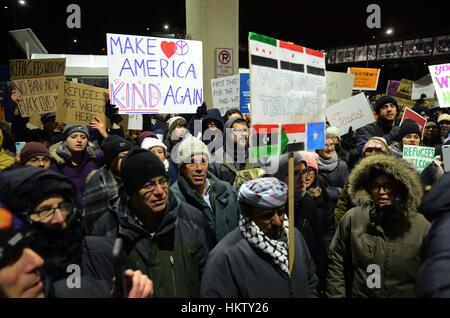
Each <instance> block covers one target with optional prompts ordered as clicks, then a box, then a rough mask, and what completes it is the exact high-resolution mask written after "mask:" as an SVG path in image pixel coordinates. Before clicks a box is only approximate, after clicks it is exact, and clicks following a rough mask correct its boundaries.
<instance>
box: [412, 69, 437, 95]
mask: <svg viewBox="0 0 450 318" xmlns="http://www.w3.org/2000/svg"><path fill="white" fill-rule="evenodd" d="M422 94H425V95H426V98H427V99H432V98H434V85H433V79H432V78H431V75H430V74H428V75H426V76H424V77H422V78H421V79H419V80H417V81H415V82H414V83H413V87H412V96H411V99H412V100H417V99H420V96H421V95H422Z"/></svg>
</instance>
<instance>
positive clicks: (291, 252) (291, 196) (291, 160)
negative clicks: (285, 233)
mask: <svg viewBox="0 0 450 318" xmlns="http://www.w3.org/2000/svg"><path fill="white" fill-rule="evenodd" d="M288 156H289V157H288V158H289V165H288V167H289V169H288V171H289V172H288V175H289V179H288V202H289V203H288V206H289V214H288V216H289V238H288V240H289V241H288V244H289V272H290V273H291V275H292V270H293V268H294V258H295V235H294V234H295V233H294V154H293V153H292V152H289V155H288Z"/></svg>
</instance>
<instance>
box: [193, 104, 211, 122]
mask: <svg viewBox="0 0 450 318" xmlns="http://www.w3.org/2000/svg"><path fill="white" fill-rule="evenodd" d="M207 108H208V107H207V106H206V103H205V102H203V103H202V106H198V108H197V113H196V114H195V117H196V118H197V119H200V118H202V117H204V116H206V114H207Z"/></svg>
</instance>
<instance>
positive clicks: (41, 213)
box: [30, 202, 73, 221]
mask: <svg viewBox="0 0 450 318" xmlns="http://www.w3.org/2000/svg"><path fill="white" fill-rule="evenodd" d="M57 209H58V210H59V212H61V213H62V214H65V215H66V216H67V215H69V214H71V213H72V211H73V204H72V203H70V202H64V203H62V204H60V205H58V206H57V207H55V208H45V209H41V210H36V211H34V212H31V213H30V218H31V219H32V220H35V221H48V220H51V219H52V218H53V215H54V214H55V213H56V210H57Z"/></svg>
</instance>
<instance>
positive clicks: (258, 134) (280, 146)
mask: <svg viewBox="0 0 450 318" xmlns="http://www.w3.org/2000/svg"><path fill="white" fill-rule="evenodd" d="M278 126H279V125H276V124H273V125H253V127H252V143H251V150H250V151H251V153H252V156H253V157H254V158H267V157H274V156H279V155H280V154H282V153H283V152H284V151H285V150H286V147H287V144H288V141H289V139H288V137H287V135H286V132H285V131H284V129H281V136H280V129H279V127H278Z"/></svg>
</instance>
